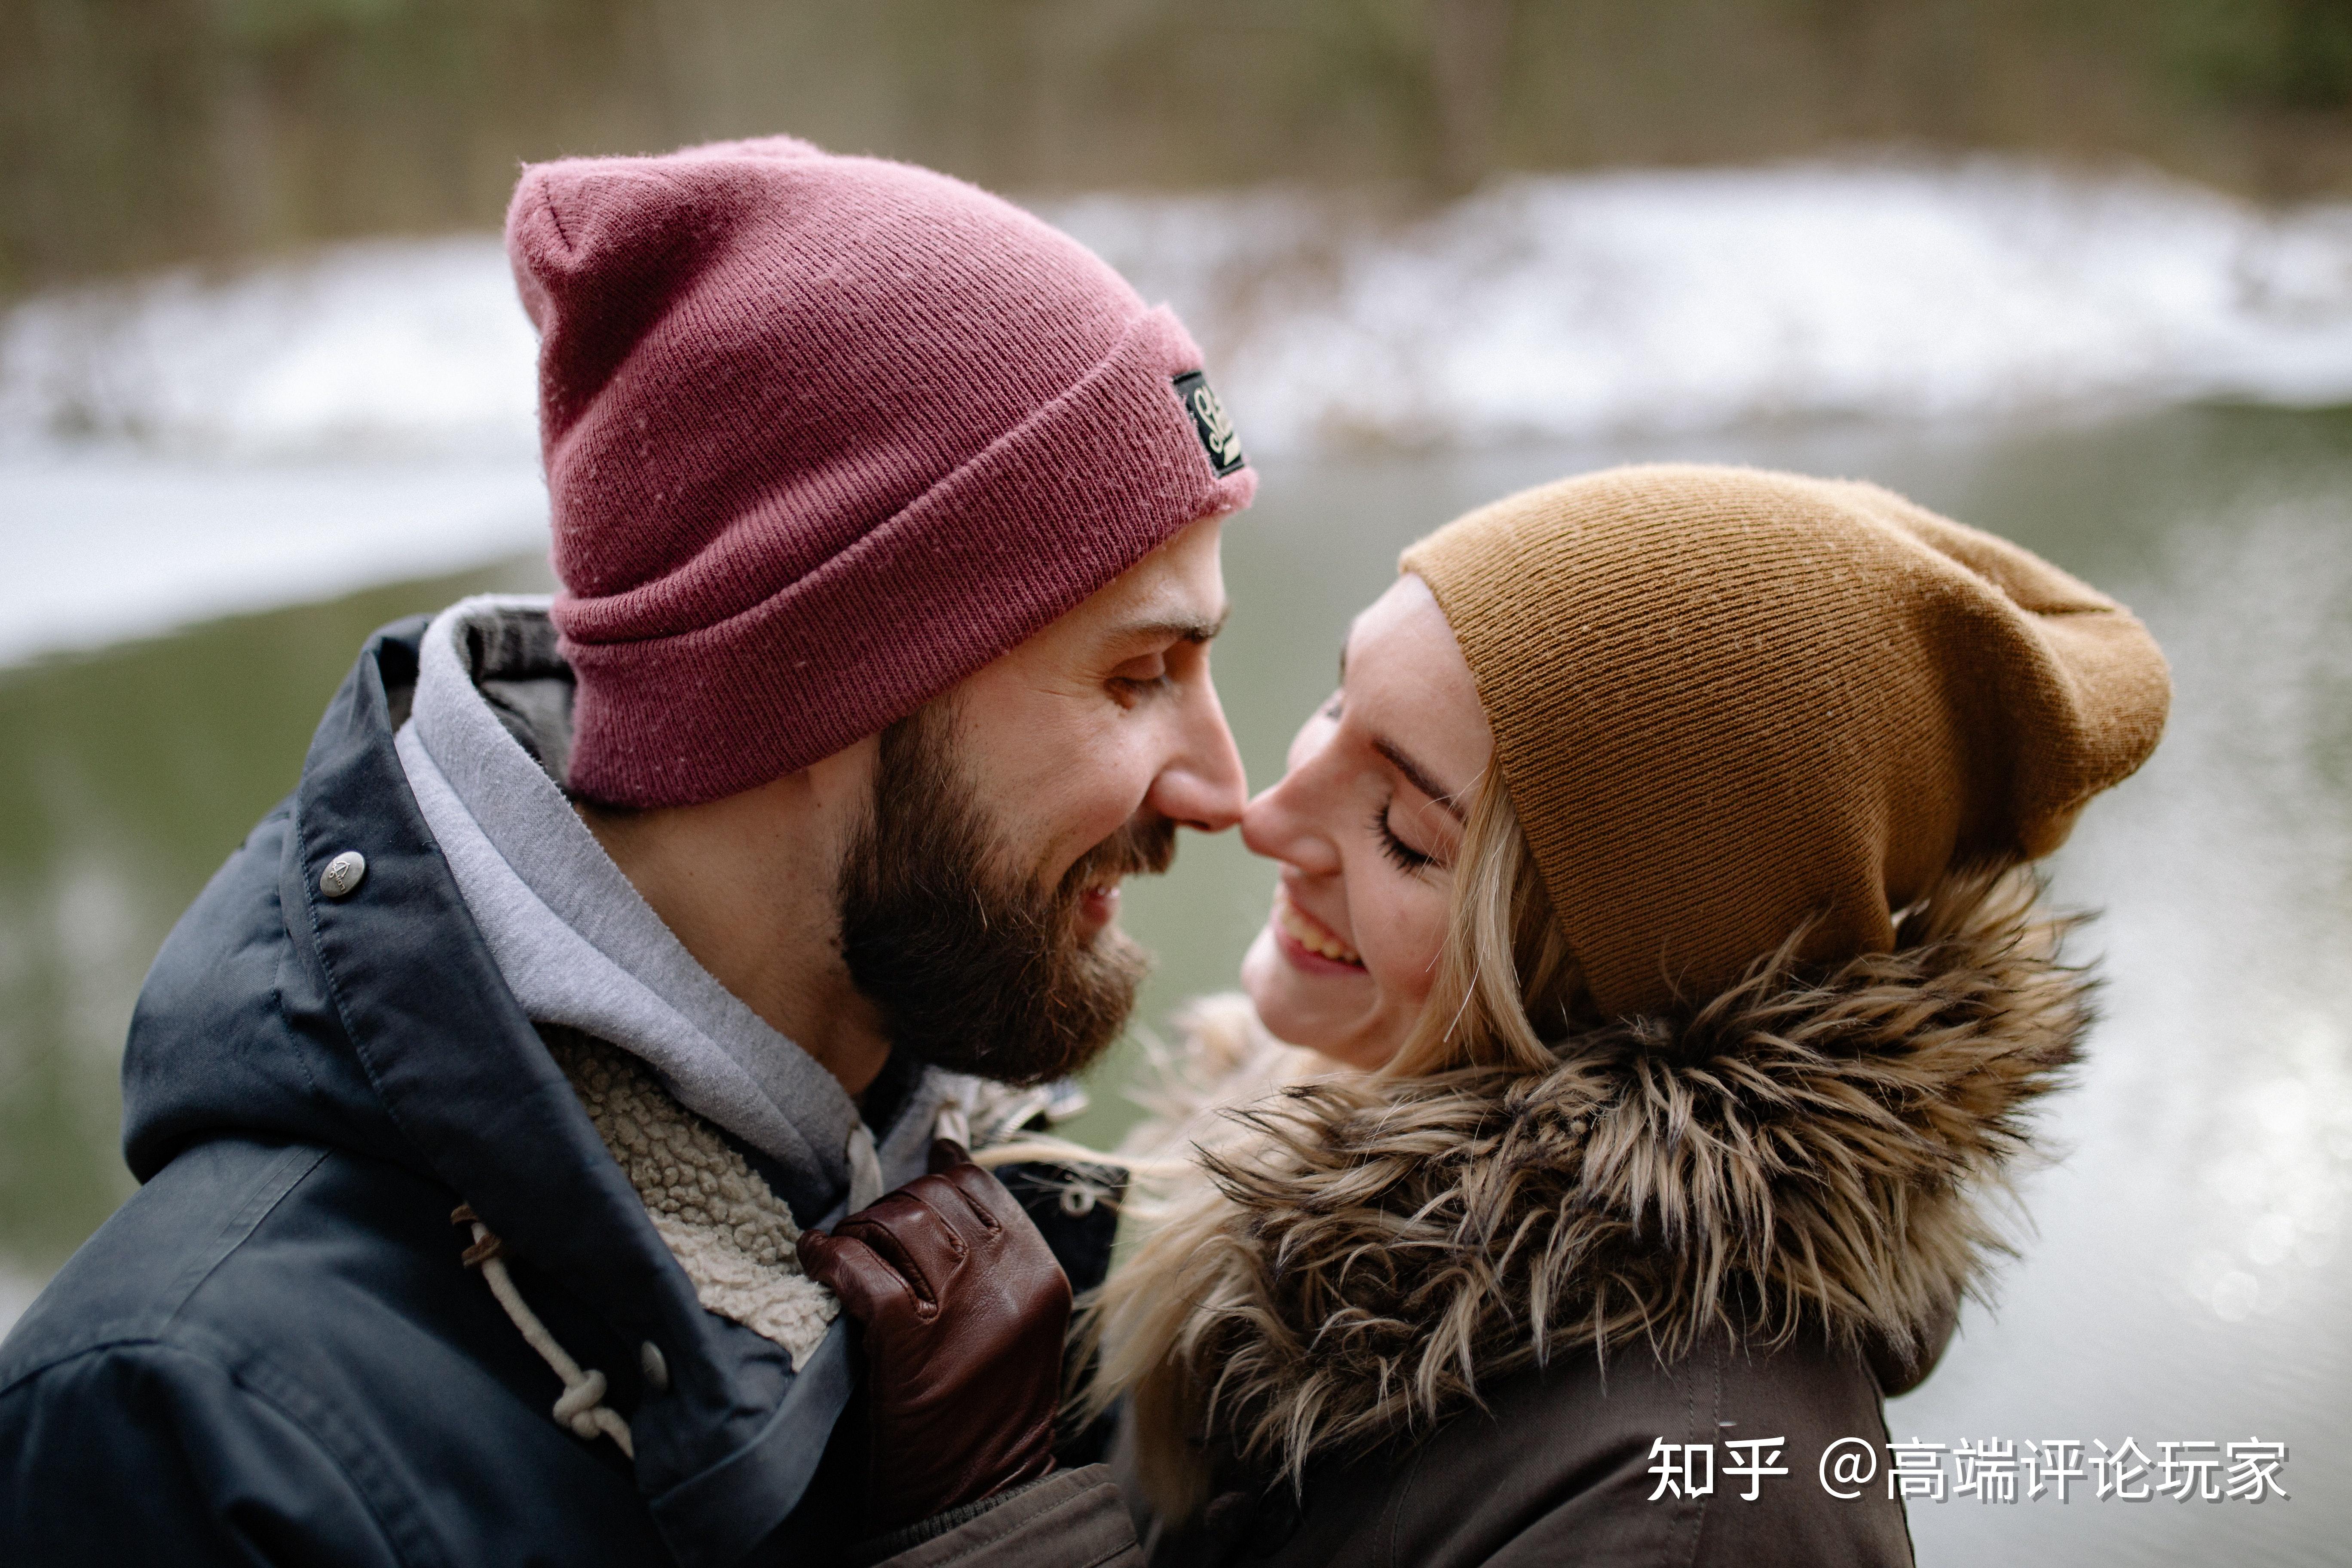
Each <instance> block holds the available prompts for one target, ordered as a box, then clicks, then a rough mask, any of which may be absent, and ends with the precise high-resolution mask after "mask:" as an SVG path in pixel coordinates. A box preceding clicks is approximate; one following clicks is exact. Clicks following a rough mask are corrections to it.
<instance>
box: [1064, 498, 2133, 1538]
mask: <svg viewBox="0 0 2352 1568" xmlns="http://www.w3.org/2000/svg"><path fill="white" fill-rule="evenodd" d="M1402 565H1403V574H1402V576H1401V577H1400V579H1399V580H1398V582H1397V584H1396V585H1395V586H1394V587H1393V588H1391V590H1390V591H1389V592H1388V593H1387V594H1386V595H1383V596H1382V597H1381V599H1380V600H1379V601H1378V602H1377V603H1375V604H1374V605H1372V606H1371V607H1370V609H1368V610H1366V611H1365V612H1364V614H1363V615H1362V616H1360V617H1359V618H1358V620H1357V621H1356V624H1355V626H1354V627H1353V629H1352V630H1351V632H1350V633H1349V638H1348V642H1347V647H1346V650H1345V654H1344V658H1343V663H1342V682H1341V685H1340V689H1339V692H1338V693H1337V694H1336V695H1335V696H1334V697H1333V699H1332V700H1331V701H1330V703H1329V704H1328V706H1327V707H1325V708H1324V709H1323V710H1321V711H1320V712H1318V714H1317V715H1316V716H1315V717H1313V718H1312V719H1310V720H1309V721H1307V726H1306V727H1305V729H1303V730H1302V731H1300V732H1299V735H1298V738H1297V741H1296V742H1294V744H1293V746H1292V749H1291V755H1290V768H1289V772H1288V773H1287V775H1286V777H1285V778H1284V779H1283V780H1282V782H1281V783H1280V784H1276V786H1275V787H1274V788H1272V789H1270V790H1268V791H1267V792H1266V793H1265V794H1264V795H1260V796H1259V797H1258V798H1257V799H1256V800H1255V802H1254V803H1253V804H1252V805H1251V806H1250V808H1249V813H1248V816H1247V818H1246V819H1245V821H1244V827H1243V832H1244V837H1245V838H1246V839H1247V840H1248V842H1249V845H1250V847H1252V848H1253V849H1254V850H1255V851H1257V852H1258V853H1260V854H1263V855H1266V856H1268V857H1270V858H1274V859H1276V860H1277V861H1279V862H1280V863H1281V865H1282V877H1281V883H1280V889H1279V891H1278V893H1277V895H1276V902H1275V907H1274V911H1273V915H1272V917H1271V918H1270V920H1269V921H1268V922H1267V925H1266V928H1265V931H1263V932H1262V933H1261V934H1260V935H1259V937H1258V938H1257V941H1256V943H1255V945H1254V946H1253V947H1252V948H1251V950H1250V953H1249V956H1248V958H1247V960H1246V961H1245V963H1244V971H1243V978H1244V984H1245V986H1246V989H1247V991H1248V993H1249V999H1250V1002H1251V1004H1252V1005H1253V1006H1254V1010H1255V1019H1256V1021H1257V1022H1258V1023H1260V1024H1262V1025H1263V1027H1264V1029H1265V1031H1267V1032H1269V1033H1270V1034H1271V1035H1272V1036H1273V1037H1276V1039H1278V1040H1280V1041H1284V1042H1287V1043H1288V1045H1289V1047H1304V1049H1303V1050H1293V1051H1288V1052H1286V1051H1285V1050H1284V1047H1277V1046H1276V1045H1274V1044H1273V1043H1272V1042H1271V1041H1265V1042H1263V1044H1262V1045H1261V1047H1259V1048H1257V1049H1255V1050H1244V1051H1240V1052H1238V1053H1236V1052H1234V1051H1232V1049H1231V1048H1230V1047H1231V1043H1232V1038H1233V1037H1232V1034H1231V1031H1230V1030H1227V1031H1225V1032H1224V1033H1223V1034H1222V1035H1221V1034H1220V1032H1219V1031H1217V1030H1215V1029H1210V1030H1208V1031H1206V1032H1205V1034H1204V1036H1203V1037H1202V1041H1201V1042H1199V1043H1198V1044H1197V1045H1196V1052H1195V1054H1196V1058H1197V1057H1198V1056H1199V1055H1200V1054H1201V1052H1202V1051H1213V1050H1214V1049H1215V1048H1217V1047H1219V1043H1220V1041H1222V1042H1223V1048H1224V1049H1225V1051H1226V1055H1225V1056H1224V1058H1223V1068H1226V1069H1229V1070H1230V1072H1231V1074H1232V1075H1233V1077H1234V1079H1235V1080H1236V1081H1241V1082H1245V1083H1256V1084H1261V1085H1262V1084H1264V1083H1265V1082H1268V1081H1273V1080H1276V1079H1289V1080H1290V1082H1289V1085H1288V1087H1287V1088H1286V1089H1282V1090H1281V1091H1279V1092H1276V1093H1275V1094H1272V1095H1270V1096H1264V1097H1261V1098H1258V1099H1256V1100H1254V1101H1252V1102H1251V1103H1249V1104H1248V1105H1247V1106H1246V1107H1244V1109H1242V1110H1239V1111H1238V1112H1237V1113H1235V1114H1234V1116H1232V1117H1230V1118H1228V1119H1227V1125H1226V1126H1225V1127H1224V1129H1223V1131H1220V1132H1218V1133H1216V1134H1215V1135H1213V1137H1211V1138H1210V1139H1208V1140H1207V1141H1206V1142H1205V1143H1204V1152H1203V1153H1202V1157H1201V1158H1202V1165H1203V1166H1204V1167H1205V1178H1204V1179H1203V1180H1202V1183H1201V1187H1202V1190H1201V1191H1198V1192H1196V1193H1194V1194H1192V1195H1191V1196H1190V1197H1189V1198H1187V1199H1185V1200H1184V1201H1182V1202H1181V1203H1180V1204H1179V1205H1178V1208H1177V1212H1176V1213H1175V1214H1174V1215H1173V1217H1171V1218H1170V1219H1168V1220H1167V1221H1166V1222H1165V1223H1164V1224H1163V1225H1162V1226H1160V1228H1159V1229H1158V1230H1157V1231H1156V1232H1155V1233H1154V1234H1153V1235H1152V1236H1151V1237H1150V1240H1149V1241H1148V1242H1147V1243H1146V1244H1145V1245H1144V1246H1143V1247H1141V1248H1140V1249H1139V1253H1138V1255H1137V1256H1136V1258H1134V1260H1133V1261H1132V1262H1131V1264H1129V1266H1128V1267H1127V1268H1125V1269H1123V1270H1122V1271H1121V1272H1120V1273H1119V1274H1118V1275H1117V1276H1115V1277H1114V1279H1112V1281H1111V1283H1110V1284H1109V1285H1108V1287H1107V1288H1106V1289H1105V1291H1104V1292H1103V1294H1102V1296H1101V1297H1100V1299H1099V1300H1098V1301H1097V1303H1096V1304H1095V1307H1094V1309H1093V1316H1092V1321H1091V1323H1090V1327H1089V1332H1090V1333H1091V1334H1092V1335H1093V1336H1095V1337H1096V1339H1097V1341H1098V1343H1099V1350H1100V1353H1101V1355H1102V1358H1103V1359H1102V1362H1101V1371H1100V1374H1099V1376H1098V1377H1097V1380H1096V1382H1095V1384H1094V1385H1093V1387H1092V1390H1091V1392H1090V1399H1091V1401H1092V1405H1093V1407H1094V1408H1095V1409H1096V1410H1097V1411H1100V1410H1103V1409H1107V1408H1110V1407H1113V1406H1114V1405H1118V1404H1120V1403H1122V1402H1123V1405H1124V1408H1125V1412H1126V1415H1125V1418H1124V1422H1125V1424H1124V1428H1123V1435H1122V1439H1121V1463H1122V1465H1123V1468H1124V1476H1123V1484H1125V1485H1126V1486H1127V1488H1128V1490H1129V1496H1130V1499H1131V1500H1132V1501H1133V1503H1134V1506H1135V1507H1136V1508H1137V1510H1138V1513H1139V1524H1140V1525H1141V1526H1142V1528H1143V1531H1144V1534H1145V1538H1146V1541H1147V1544H1148V1548H1149V1550H1150V1553H1151V1556H1152V1561H1153V1562H1154V1563H1167V1564H1194V1563H1201V1564H1206V1563H1224V1562H1232V1561H1252V1562H1257V1561H1270V1562H1275V1563H1399V1564H1405V1563H1411V1564H1424V1565H1426V1564H1454V1563H1465V1564H1466V1563H1521V1562H1524V1563H1552V1562H1569V1561H1573V1562H1576V1563H1669V1562H1670V1563H1740V1564H1759V1563H1764V1564H1769V1563H1789V1564H1800V1563H1801V1564H1821V1563H1908V1562H1909V1561H1910V1545H1909V1541H1908V1537H1907V1533H1906V1526H1905V1521H1904V1515H1903V1510H1902V1503H1901V1501H1900V1500H1899V1497H1897V1496H1894V1495H1890V1494H1891V1493H1894V1492H1898V1491H1899V1490H1900V1487H1899V1485H1896V1484H1895V1483H1893V1482H1890V1480H1889V1478H1888V1475H1887V1474H1886V1470H1887V1466H1888V1457H1887V1449H1886V1447H1885V1444H1886V1432H1885V1425H1884V1421H1883V1417H1882V1405H1881V1401H1882V1398H1883V1396H1884V1395H1885V1394H1889V1393H1895V1392H1900V1391H1901V1390H1902V1389H1903V1388H1905V1387H1907V1386H1909V1385H1910V1384H1912V1383H1914V1382H1916V1380H1917V1378H1919V1377H1921V1376H1924V1375H1925V1373H1926V1371H1927V1367H1928V1366H1929V1365H1930V1364H1932V1362H1933V1360H1934V1358H1935V1356H1936V1355H1937V1353H1938V1352H1940V1349H1941V1346H1942V1342H1943V1341H1944V1339H1945V1338H1946V1337H1947V1336H1948V1333H1949V1331H1950V1324H1951V1321H1952V1316H1953V1313H1954V1311H1955V1310H1956V1308H1957V1306H1958V1299H1959V1297H1960V1295H1961V1294H1962V1293H1963V1292H1965V1291H1967V1290H1969V1289H1970V1288H1971V1287H1972V1286H1973V1285H1974V1284H1975V1283H1976V1282H1977V1280H1978V1279H1979V1273H1980V1270H1981V1268H1982V1267H1983V1265H1984V1262H1985V1260H1986V1258H1987V1257H1988V1255H1989V1254H1991V1253H1994V1252H1997V1251H1999V1250H2000V1248H2001V1242H2000V1235H1999V1232H1998V1231H1997V1229H1996V1227H1995V1226H1994V1224H1993V1223H1992V1220H1991V1219H1990V1217H1989V1215H1988V1213H1987V1205H1988V1203H1989V1202H1990V1201H1991V1200H1992V1199H1993V1198H1994V1197H1996V1196H1997V1195H1998V1194H2000V1191H2001V1189H2002V1185H2003V1182H2004V1177H2005V1175H2006V1173H2007V1172H2008V1171H2009V1169H2010V1168H2011V1165H2012V1164H2013V1163H2015V1162H2016V1161H2017V1160H2018V1159H2019V1158H2020V1156H2021V1155H2023V1154H2025V1153H2026V1152H2027V1151H2028V1148H2029V1144H2028V1142H2027V1136H2026V1131H2025V1129H2024V1126H2023V1123H2022V1121H2021V1117H2022V1113H2023V1112H2024V1111H2025V1110H2026V1109H2027V1108H2028V1107H2029V1106H2030V1105H2031V1104H2032V1102H2033V1101H2034V1100H2036V1099H2037V1098H2038V1097H2040V1096H2042V1095H2043V1094H2045V1093H2047V1092H2049V1091H2050V1090H2051V1089H2053V1088H2056V1087H2058V1086H2059V1084H2060V1083H2061V1081H2062V1080H2063V1077H2064V1075H2065V1071H2066V1069H2067V1068H2068V1066H2069V1064H2071V1063H2072V1062H2073V1061H2074V1059H2075V1056H2076V1052H2077V1049H2078V1046H2079V1042H2080V1039H2081V1037H2082V1035H2083V1032H2084V1028H2085V1026H2086V1025H2087V1023H2088V1019H2089V1014H2088V1010H2087V1007H2086V1005H2085V992H2086V989H2087V984H2088V983H2087V981H2086V980H2085V978H2084V975H2083V974H2082V973H2081V972H2079V971H2077V970H2073V969H2068V968H2064V967H2061V966H2060V965H2059V963H2058V962H2057V958H2056V952H2055V949H2056V942H2057V938H2058V936H2059V935H2060V934H2061V931H2062V930H2063V922H2060V921H2052V920H2049V919H2045V918H2042V917H2040V916H2038V915H2037V914H2036V913H2035V911H2034V910H2033V908H2032V904H2033V899H2034V895H2035V893H2036V891H2037V889H2038V884H2037V883H2036V882H2035V881H2034V879H2033V877H2032V871H2031V869H2030V865H2031V862H2032V861H2033V860H2035V859H2036V858H2040V857H2042V856H2044V855H2046V854H2048V853H2050V852H2051V851H2052V850H2053V849H2054V848H2056V847H2057V846H2058V845H2059V843H2060V842H2061V841H2062V840H2063V838H2064V837H2065V836H2066V833H2067V831H2068V829H2069V828H2070V827H2071V826H2072V824H2073V821H2074V816H2075V814H2076V812H2077V811H2078V810H2079V809H2080V807H2081V806H2082V805H2083V804H2084V801H2086V800H2087V799H2088V798H2089V797H2090V796H2091V795H2094V794H2096V793H2097V792H2098V791H2100V790H2102V789H2104V788H2105V787H2107V786H2108V785H2110V784H2114V783H2116V781H2118V780H2119V779H2121V778H2123V777H2124V776H2125V775H2126V774H2127V773H2130V772H2132V770H2133V769H2134V768H2136V767H2137V766H2138V765H2139V763H2141V762H2142V761H2143V760H2144V759H2145V758H2146V757H2147V754H2148V752H2150V750H2151V749H2152V748H2153V747H2154V745H2155V743H2156V740H2157V737H2158V732H2159V731H2160V729H2161V727H2162V723H2163V719H2164V713H2165V710H2166V706H2167V702H2168V679H2167V676H2166V671H2165V667H2164V662H2163V659H2162V657H2161V655H2160V654H2159V653H2158V650H2157V648H2156V646H2155V644H2154V643H2153V642H2152V641H2151V640H2150V638H2149V637H2148V636H2147V632H2146V631H2145V629H2144V628H2142V626H2140V625H2139V623H2138V622H2137V621H2136V620H2135V619H2133V617H2132V616H2130V615H2129V614H2128V613H2127V612H2126V611H2125V610H2124V609H2122V608H2121V607H2120V606H2119V605H2116V604H2115V603H2114V602H2113V601H2111V600H2109V599H2106V598H2105V597H2103V596H2102V595H2099V594H2097V593H2095V592H2094V591H2093V590H2091V589H2089V588H2087V587H2085V586H2084V584H2081V583H2078V582H2076V581H2074V579H2073V578H2071V577H2068V576H2067V575H2065V574H2063V573H2060V572H2058V571H2056V570H2055V569H2053V568H2052V567H2051V566H2049V565H2047V564H2046V563H2042V561H2040V560H2038V559H2036V558H2035V557H2033V556H2032V555H2031V554H2029V553H2027V552H2024V551H2022V550H2020V549H2018V548H2016V547H2014V546H2011V545H2010V544H2007V543H2005V542H2001V541H2000V540H1997V539H1993V538H1990V537H1989V536H1987V535H1985V534H1982V533H1979V532H1977V531H1972V530H1969V529H1967V528H1963V527H1961V526H1959V525H1958V524H1956V523H1953V522H1950V521H1947V520H1945V519H1943V518H1940V517H1937V516H1936V515H1934V514H1932V513H1930V512H1927V511H1926V510H1922V509H1920V508H1918V507H1916V506H1913V505H1911V504H1910V503H1908V502H1906V501H1905V500H1902V499H1900V498H1899V497H1896V496H1895V495H1893V494H1890V493H1889V492H1887V491H1885V490H1883V489H1877V488H1875V487H1874V486H1870V485H1864V484H1853V483H1835V482H1827V481H1821V480H1815V479H1801V478H1797V477H1794V476H1790V475H1784V474H1770V473H1761V472H1755V471H1750V470H1742V469H1727V468H1627V469H1619V470H1614V471H1612V472H1607V473H1601V474H1595V475H1591V476H1588V477H1585V478H1581V479H1571V480H1568V481H1565V482H1562V483H1559V484H1554V485H1550V486H1547V487H1544V488H1542V489H1535V490H1530V491H1528V492H1526V493H1525V494H1522V495H1518V496H1514V497H1512V498H1510V499H1508V500H1503V501H1500V502H1497V503H1496V504H1495V505H1493V506H1490V507H1487V508H1486V509H1484V510H1479V511H1476V512H1473V513H1472V514H1470V515H1469V516H1467V517H1465V518H1463V519H1461V520H1459V521H1456V522H1454V523H1453V524H1451V525H1450V526H1448V527H1446V528H1444V529H1443V530H1440V531H1438V532H1437V533H1435V534H1433V535H1432V536H1431V537H1429V538H1428V539H1426V540H1424V541H1423V542H1421V543H1420V544H1418V545H1416V546H1414V547H1413V548H1412V550H1410V551H1408V552H1406V553H1405V556H1404V558H1403V563H1402ZM1334 1064H1337V1065H1338V1067H1339V1068H1341V1069H1344V1070H1333V1068H1334ZM1195 1070H1196V1073H1197V1072H1198V1071H1199V1068H1198V1067H1197V1064H1196V1068H1195ZM1213 1087H1214V1086H1212V1089H1213ZM1845 1440H1850V1441H1845ZM1857 1452H1858V1453H1859V1454H1866V1455H1867V1456H1868V1462H1869V1465H1870V1467H1871V1468H1872V1469H1873V1470H1874V1472H1875V1473H1874V1474H1873V1475H1872V1476H1871V1477H1870V1478H1869V1479H1868V1481H1867V1482H1866V1483H1865V1482H1864V1481H1862V1480H1860V1479H1855V1478H1856V1473H1857V1471H1858V1469H1859V1468H1860V1465H1861V1460H1860V1458H1857V1457H1855V1456H1856V1455H1857ZM1842 1456H1843V1457H1844V1462H1843V1463H1841V1462H1840V1461H1841V1457H1842Z"/></svg>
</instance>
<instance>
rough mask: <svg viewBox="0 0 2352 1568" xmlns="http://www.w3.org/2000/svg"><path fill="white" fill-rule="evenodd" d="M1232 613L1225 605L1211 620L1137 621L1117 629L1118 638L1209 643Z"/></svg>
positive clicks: (1173, 618)
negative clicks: (1154, 638) (1151, 638)
mask: <svg viewBox="0 0 2352 1568" xmlns="http://www.w3.org/2000/svg"><path fill="white" fill-rule="evenodd" d="M1233 613H1234V612H1233V607H1232V606H1231V605H1227V606H1226V607H1225V608H1223V609H1222V610H1219V611H1218V612H1217V614H1216V616H1215V617H1214V618H1211V617H1209V616H1165V617H1162V618H1161V619H1159V620H1151V621H1137V622H1135V623H1134V624H1133V625H1131V626H1121V627H1119V629H1118V637H1119V639H1120V640H1121V641H1129V640H1132V641H1137V642H1140V641H1142V640H1143V639H1144V638H1146V637H1169V638H1171V639H1173V640H1174V641H1177V642H1189V643H1205V642H1211V641H1213V640H1215V637H1216V636H1217V634H1218V633H1219V632H1221V631H1223V630H1224V629H1225V621H1226V619H1227V618H1228V617H1229V616H1232V615H1233Z"/></svg>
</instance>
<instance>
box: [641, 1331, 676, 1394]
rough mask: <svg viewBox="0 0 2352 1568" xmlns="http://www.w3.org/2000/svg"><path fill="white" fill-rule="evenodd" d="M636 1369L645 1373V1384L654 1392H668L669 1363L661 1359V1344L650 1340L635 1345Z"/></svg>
mask: <svg viewBox="0 0 2352 1568" xmlns="http://www.w3.org/2000/svg"><path fill="white" fill-rule="evenodd" d="M637 1370H638V1371H639V1372H641V1373H645V1374H646V1387H647V1388H650V1389H652V1390H653V1391H654V1392H655V1393H656V1394H667V1393H668V1392H669V1363H668V1362H667V1361H665V1360H663V1359H662V1353H661V1346H659V1345H657V1344H656V1343H654V1342H653V1341H651V1340H647V1341H646V1342H645V1343H643V1344H641V1345H639V1346H638V1347H637Z"/></svg>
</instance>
